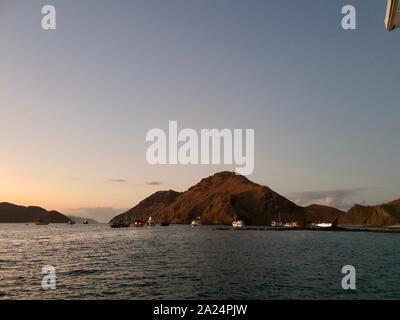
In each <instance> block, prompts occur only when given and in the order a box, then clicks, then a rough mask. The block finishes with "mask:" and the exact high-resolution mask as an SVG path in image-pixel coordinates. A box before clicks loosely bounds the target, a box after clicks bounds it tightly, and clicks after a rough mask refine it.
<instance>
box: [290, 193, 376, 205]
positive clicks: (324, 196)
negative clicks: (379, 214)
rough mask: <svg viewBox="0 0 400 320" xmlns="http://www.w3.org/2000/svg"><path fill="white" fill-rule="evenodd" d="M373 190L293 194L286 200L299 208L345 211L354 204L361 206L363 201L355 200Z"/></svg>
mask: <svg viewBox="0 0 400 320" xmlns="http://www.w3.org/2000/svg"><path fill="white" fill-rule="evenodd" d="M374 189H376V188H357V189H339V190H322V191H304V192H294V193H291V194H289V195H288V198H289V199H290V200H292V201H293V202H295V203H296V204H298V205H301V206H308V205H310V204H320V205H324V206H331V207H335V208H338V209H342V210H347V209H349V208H350V207H351V206H353V205H354V204H355V203H356V202H358V203H360V204H362V203H363V202H364V201H356V198H357V197H360V196H362V195H363V194H365V193H366V192H368V191H371V190H374Z"/></svg>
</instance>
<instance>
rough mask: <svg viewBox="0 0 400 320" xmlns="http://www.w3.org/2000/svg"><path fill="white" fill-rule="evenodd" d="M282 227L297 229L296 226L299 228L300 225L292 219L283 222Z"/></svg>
mask: <svg viewBox="0 0 400 320" xmlns="http://www.w3.org/2000/svg"><path fill="white" fill-rule="evenodd" d="M284 227H285V228H286V229H297V228H300V225H299V223H298V222H296V221H293V222H287V223H285V224H284Z"/></svg>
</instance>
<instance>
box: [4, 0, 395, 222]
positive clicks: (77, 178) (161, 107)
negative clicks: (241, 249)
mask: <svg viewBox="0 0 400 320" xmlns="http://www.w3.org/2000/svg"><path fill="white" fill-rule="evenodd" d="M46 4H52V5H54V6H55V7H56V10H57V30H55V31H50V32H49V31H47V32H46V31H43V30H42V29H41V24H40V21H41V17H42V14H41V7H42V6H43V5H46ZM345 4H353V5H354V6H355V7H356V9H357V30H354V31H344V30H342V29H341V25H340V21H341V17H342V15H341V12H340V11H341V8H342V6H343V5H345ZM385 10H386V3H385V1H376V0H362V1H361V0H352V1H312V0H302V1H277V0H275V1H267V0H246V1H244V0H230V1H227V0H213V1H211V0H201V1H200V0H196V1H194V0H179V1H176V0H168V1H165V0H157V1H153V0H136V1H134V0H132V1H100V0H89V1H76V0H75V1H66V0H62V1H59V0H48V1H37V0H29V1H28V0H26V1H22V0H0V49H1V59H0V145H1V148H0V159H1V163H0V164H1V166H0V175H1V176H2V179H1V180H0V201H9V202H17V203H21V204H36V205H42V206H45V207H46V208H48V209H58V210H62V211H63V212H67V213H68V212H69V211H71V210H72V212H79V213H81V214H87V215H89V214H90V215H91V216H93V215H96V212H98V214H99V217H100V216H101V215H103V214H104V217H105V216H107V215H112V214H113V213H114V212H119V211H120V210H121V209H124V208H127V207H131V206H133V205H134V204H136V203H137V202H138V201H139V200H141V199H142V198H144V197H145V196H147V195H149V194H151V193H153V192H155V191H157V190H159V189H175V190H185V189H186V188H188V187H189V186H190V185H192V184H193V183H195V182H197V181H198V180H199V179H201V178H202V177H204V176H208V175H210V174H213V173H215V172H217V171H220V170H223V169H232V166H227V167H224V166H156V167H154V166H150V165H148V164H147V162H146V159H145V151H146V147H147V146H148V144H146V142H145V135H146V132H147V130H149V129H151V128H167V125H168V120H178V123H179V126H180V127H181V128H182V127H191V128H195V129H200V128H213V127H216V128H221V129H222V128H254V129H255V132H256V146H255V150H256V159H255V160H256V162H255V171H254V174H253V175H251V176H250V177H249V178H250V179H252V180H254V181H256V182H258V183H261V184H266V185H268V186H270V187H271V188H273V189H274V190H276V191H278V192H279V193H281V194H283V195H286V196H288V197H289V198H291V199H292V200H296V201H297V202H299V203H300V204H304V203H307V202H309V201H317V202H320V203H325V204H332V205H337V206H340V207H348V206H350V205H351V204H353V203H354V202H356V201H357V202H363V201H366V202H367V203H375V202H383V201H386V200H390V199H394V198H399V197H400V170H399V169H398V168H399V165H400V148H399V136H400V126H399V125H398V123H399V119H400V108H399V94H398V92H399V90H398V87H399V84H398V79H399V71H400V65H399V60H398V55H399V52H400V31H394V32H391V33H389V32H387V31H386V30H385V28H384V24H383V19H384V14H385ZM118 179H120V180H124V181H125V182H122V181H120V182H116V181H111V180H118ZM150 182H158V183H150ZM306 191H307V192H306ZM308 191H310V192H308ZM108 212H110V213H108ZM100 219H105V218H103V216H101V217H100Z"/></svg>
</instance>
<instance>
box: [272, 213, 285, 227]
mask: <svg viewBox="0 0 400 320" xmlns="http://www.w3.org/2000/svg"><path fill="white" fill-rule="evenodd" d="M271 227H272V228H284V227H285V224H284V223H283V222H282V220H281V214H279V220H278V221H272V222H271Z"/></svg>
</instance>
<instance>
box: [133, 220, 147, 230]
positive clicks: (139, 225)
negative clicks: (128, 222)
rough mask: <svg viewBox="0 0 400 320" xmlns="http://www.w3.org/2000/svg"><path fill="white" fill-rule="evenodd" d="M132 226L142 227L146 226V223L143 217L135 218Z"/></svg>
mask: <svg viewBox="0 0 400 320" xmlns="http://www.w3.org/2000/svg"><path fill="white" fill-rule="evenodd" d="M132 227H134V228H141V227H144V223H143V221H142V220H141V219H135V220H134V221H133V223H132Z"/></svg>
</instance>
